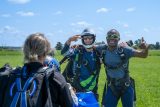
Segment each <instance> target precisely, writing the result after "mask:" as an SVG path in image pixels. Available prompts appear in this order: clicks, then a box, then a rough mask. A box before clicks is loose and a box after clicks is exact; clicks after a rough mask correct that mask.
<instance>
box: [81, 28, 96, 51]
mask: <svg viewBox="0 0 160 107" xmlns="http://www.w3.org/2000/svg"><path fill="white" fill-rule="evenodd" d="M86 36H92V37H93V42H92V43H91V44H89V45H88V44H85V42H84V39H83V38H84V37H86ZM81 38H82V44H83V46H84V47H85V48H91V47H92V46H93V45H94V43H95V39H96V34H95V33H94V31H93V30H92V29H89V28H86V29H84V30H83V32H82V33H81Z"/></svg>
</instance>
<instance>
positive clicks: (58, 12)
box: [54, 11, 63, 15]
mask: <svg viewBox="0 0 160 107" xmlns="http://www.w3.org/2000/svg"><path fill="white" fill-rule="evenodd" d="M62 13H63V12H62V11H57V12H55V13H54V15H60V14H62Z"/></svg>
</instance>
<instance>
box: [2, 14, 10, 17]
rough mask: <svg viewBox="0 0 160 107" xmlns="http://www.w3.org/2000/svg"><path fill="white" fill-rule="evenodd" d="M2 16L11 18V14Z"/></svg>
mask: <svg viewBox="0 0 160 107" xmlns="http://www.w3.org/2000/svg"><path fill="white" fill-rule="evenodd" d="M1 16H2V17H11V15H10V14H2V15H1Z"/></svg>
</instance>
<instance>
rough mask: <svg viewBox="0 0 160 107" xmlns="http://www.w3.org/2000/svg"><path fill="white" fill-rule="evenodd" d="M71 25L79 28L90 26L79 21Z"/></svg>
mask: <svg viewBox="0 0 160 107" xmlns="http://www.w3.org/2000/svg"><path fill="white" fill-rule="evenodd" d="M71 25H72V26H79V27H87V26H90V25H92V24H89V23H88V22H86V21H79V22H76V23H71Z"/></svg>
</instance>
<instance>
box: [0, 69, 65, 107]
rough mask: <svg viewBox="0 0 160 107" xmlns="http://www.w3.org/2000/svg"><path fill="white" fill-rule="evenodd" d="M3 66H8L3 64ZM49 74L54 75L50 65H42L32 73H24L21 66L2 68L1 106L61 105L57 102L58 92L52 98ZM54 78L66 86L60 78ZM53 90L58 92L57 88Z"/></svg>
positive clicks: (0, 76)
mask: <svg viewBox="0 0 160 107" xmlns="http://www.w3.org/2000/svg"><path fill="white" fill-rule="evenodd" d="M2 68H7V67H6V66H3V67H2ZM49 76H53V77H54V71H53V69H51V68H48V67H42V68H40V69H39V70H38V71H37V72H36V73H32V74H31V75H25V74H23V73H22V68H21V67H17V68H15V69H13V68H12V67H10V70H7V69H5V70H4V69H3V70H1V71H0V92H1V93H2V94H0V105H1V107H17V106H19V107H59V105H58V104H56V100H57V99H56V98H57V96H56V95H57V94H56V95H55V98H53V97H52V99H51V93H50V88H49V80H48V78H49ZM53 80H54V81H55V83H57V84H58V85H59V86H60V87H61V88H63V87H64V86H65V84H63V83H61V81H60V80H57V79H56V78H54V79H53ZM55 86H57V85H55ZM55 86H54V87H55ZM55 89H57V87H55ZM4 90H5V92H4ZM2 91H3V92H2ZM52 92H53V93H56V90H52ZM53 102H55V103H53Z"/></svg>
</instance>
